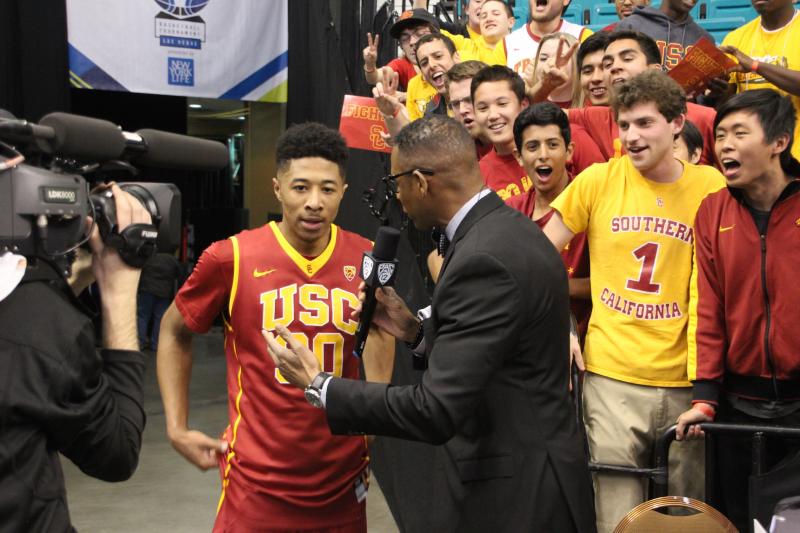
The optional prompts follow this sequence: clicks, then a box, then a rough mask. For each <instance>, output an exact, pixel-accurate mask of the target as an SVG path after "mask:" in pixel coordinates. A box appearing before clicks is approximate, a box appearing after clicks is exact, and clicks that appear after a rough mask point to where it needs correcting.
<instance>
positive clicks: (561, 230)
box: [544, 211, 575, 252]
mask: <svg viewBox="0 0 800 533" xmlns="http://www.w3.org/2000/svg"><path fill="white" fill-rule="evenodd" d="M544 234H545V235H546V236H547V238H548V239H550V242H552V243H553V246H555V247H556V249H557V250H558V251H559V252H561V250H563V249H564V247H565V246H566V245H567V243H568V242H569V241H571V240H572V238H573V237H574V236H575V234H574V233H572V231H570V229H569V228H568V227H567V225H566V224H564V220H563V219H562V218H561V213H559V212H558V211H556V212H555V213H553V216H552V217H550V220H549V221H548V222H547V225H545V227H544Z"/></svg>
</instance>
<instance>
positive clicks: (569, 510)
mask: <svg viewBox="0 0 800 533" xmlns="http://www.w3.org/2000/svg"><path fill="white" fill-rule="evenodd" d="M392 172H393V173H394V174H393V176H391V177H390V178H391V179H394V180H396V183H397V197H398V199H399V200H400V202H401V203H402V205H403V210H404V211H406V213H407V214H408V215H409V216H410V217H411V219H412V220H413V221H414V224H415V225H416V226H417V227H418V228H419V229H421V230H426V229H431V228H434V227H435V228H439V229H440V230H443V232H444V233H445V235H447V237H448V238H449V239H450V241H452V244H451V245H450V246H449V249H448V250H447V253H446V254H445V259H444V264H443V266H442V273H441V276H440V279H439V283H438V285H437V286H436V290H435V291H434V294H433V303H432V306H431V309H430V317H429V318H427V319H424V320H422V321H420V320H419V319H418V318H417V317H416V316H414V314H412V313H411V312H410V311H409V309H408V308H407V307H406V306H405V304H404V303H403V302H402V300H400V298H399V297H398V296H397V294H396V293H395V292H394V291H393V290H391V289H387V290H383V289H381V290H379V291H377V298H378V301H379V305H378V308H377V310H376V312H375V316H374V318H373V322H372V324H373V326H378V327H380V328H382V329H384V330H385V331H387V332H388V333H390V334H392V335H394V336H395V337H396V338H398V339H401V340H405V341H407V342H413V341H415V340H418V341H419V342H418V343H419V344H424V345H425V349H424V353H425V355H426V356H427V361H428V369H427V371H426V372H425V374H424V376H423V378H422V382H421V383H420V384H418V385H413V386H402V387H401V386H391V385H386V384H377V383H366V382H362V381H354V380H347V379H340V378H331V377H329V376H327V375H325V374H324V373H320V368H319V363H318V362H317V360H316V358H315V357H314V355H313V354H312V353H311V352H310V351H309V350H308V349H307V348H305V347H303V346H301V344H299V343H297V342H296V341H295V340H294V339H293V338H292V337H291V333H290V332H289V331H288V330H287V329H286V328H283V327H278V328H276V333H277V334H278V335H279V336H280V337H282V339H283V341H284V342H285V343H286V344H287V345H288V348H285V347H283V346H282V344H279V343H278V342H277V340H276V338H275V337H274V336H273V335H272V334H271V333H269V332H264V337H265V339H266V340H267V343H268V347H269V352H270V355H271V356H272V357H273V360H274V361H275V364H276V365H277V367H278V368H279V369H280V371H281V373H282V374H283V376H284V377H285V378H287V379H288V380H289V381H290V382H291V383H292V384H294V385H296V386H298V387H302V388H305V391H306V397H307V398H308V399H309V401H311V402H312V403H315V404H318V405H319V406H320V407H323V408H325V409H326V410H327V416H328V424H329V425H330V428H331V431H332V432H333V433H337V434H354V433H366V434H376V435H389V436H394V437H400V438H406V439H414V440H421V441H426V442H430V443H434V444H444V451H445V452H446V453H444V454H443V455H444V456H445V459H444V461H443V464H444V470H445V475H446V478H447V483H448V487H446V488H445V489H444V490H441V491H438V490H437V491H436V494H435V498H436V499H437V505H436V506H435V507H434V508H435V509H437V511H438V512H439V513H440V516H437V517H436V520H435V524H436V525H437V527H436V530H437V531H559V532H567V531H594V530H595V524H594V507H593V496H592V493H591V479H590V477H589V472H588V468H587V463H586V458H585V456H584V451H583V441H582V439H581V438H580V435H579V433H578V430H577V427H576V424H575V417H574V413H573V408H572V405H571V402H570V399H569V396H568V392H567V389H568V374H569V372H568V370H569V369H568V364H569V363H568V353H569V339H568V334H569V298H568V291H567V277H566V273H565V271H564V266H563V264H562V263H561V259H560V257H559V255H558V253H556V251H555V249H554V248H553V246H552V245H551V244H550V243H549V241H548V240H547V238H546V237H545V236H544V235H543V234H542V232H541V231H540V230H539V229H538V228H537V227H536V225H535V224H533V223H532V222H531V221H530V220H529V219H528V218H527V217H525V216H523V215H522V214H520V213H519V212H517V211H515V210H513V209H511V208H509V207H507V206H506V205H504V203H503V202H502V201H501V200H500V198H498V197H497V195H495V194H494V193H493V192H491V191H489V190H488V189H487V188H486V187H485V185H484V182H483V177H482V176H481V173H480V170H479V168H478V163H477V160H476V159H475V146H474V142H473V141H472V139H471V137H470V135H469V133H468V132H467V130H466V129H464V127H463V126H461V125H460V124H458V123H457V122H456V121H454V120H453V119H450V118H447V117H440V116H433V117H426V118H423V119H420V120H417V121H415V122H413V123H411V124H410V125H408V126H407V127H405V128H404V129H403V130H402V132H401V133H400V134H399V135H398V136H397V138H396V141H395V148H394V150H393V152H392ZM420 331H422V332H424V335H420V334H418V332H420ZM438 500H441V501H438Z"/></svg>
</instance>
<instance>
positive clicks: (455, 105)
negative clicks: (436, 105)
mask: <svg viewBox="0 0 800 533" xmlns="http://www.w3.org/2000/svg"><path fill="white" fill-rule="evenodd" d="M461 104H464V105H472V98H470V97H469V96H465V97H464V98H460V99H458V100H450V103H449V104H447V105H448V106H450V109H451V110H452V111H453V112H455V113H458V112H459V111H461Z"/></svg>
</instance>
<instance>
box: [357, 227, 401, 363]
mask: <svg viewBox="0 0 800 533" xmlns="http://www.w3.org/2000/svg"><path fill="white" fill-rule="evenodd" d="M399 243H400V230H397V229H395V228H390V227H389V226H381V227H380V228H378V233H377V235H375V246H374V247H373V248H372V252H364V257H363V259H362V260H361V279H363V280H364V283H365V284H366V286H367V287H366V288H367V291H366V297H365V298H364V304H363V305H362V306H361V320H360V321H359V322H358V328H357V329H356V345H355V348H354V349H353V355H355V356H356V357H361V354H363V353H364V345H365V344H366V343H367V335H368V334H369V327H370V325H371V323H372V315H373V314H375V306H376V305H377V300H376V299H375V289H377V288H379V287H389V286H391V285H394V279H395V274H396V273H397V259H395V256H396V255H397V245H398V244H399Z"/></svg>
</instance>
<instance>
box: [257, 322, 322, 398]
mask: <svg viewBox="0 0 800 533" xmlns="http://www.w3.org/2000/svg"><path fill="white" fill-rule="evenodd" d="M275 333H277V335H278V336H279V337H280V338H281V339H283V341H284V342H285V343H286V345H285V346H284V345H282V344H281V343H280V342H278V339H277V338H276V337H275V335H273V334H272V333H270V332H269V331H267V330H265V329H262V330H261V334H262V335H263V336H264V340H266V341H267V352H269V356H270V357H272V361H273V362H274V363H275V366H276V367H277V368H278V370H280V371H281V374H282V375H283V377H284V378H286V380H287V381H288V382H289V383H291V384H292V385H294V386H295V387H299V388H301V389H305V388H306V387H307V386H308V385H309V383H311V381H312V380H313V379H314V378H315V377H316V376H317V374H319V373H320V372H321V371H322V369H321V368H320V366H319V361H318V360H317V356H315V355H314V353H313V352H312V351H311V350H309V349H308V347H307V346H304V345H303V344H301V343H299V342H298V341H297V339H296V338H294V336H293V335H292V333H291V332H290V331H289V330H288V329H286V328H285V327H283V326H281V325H277V326H275Z"/></svg>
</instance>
